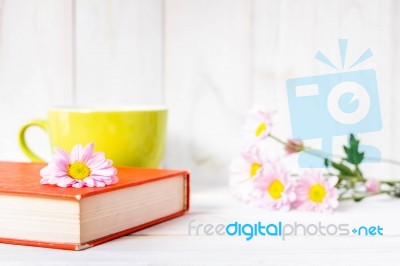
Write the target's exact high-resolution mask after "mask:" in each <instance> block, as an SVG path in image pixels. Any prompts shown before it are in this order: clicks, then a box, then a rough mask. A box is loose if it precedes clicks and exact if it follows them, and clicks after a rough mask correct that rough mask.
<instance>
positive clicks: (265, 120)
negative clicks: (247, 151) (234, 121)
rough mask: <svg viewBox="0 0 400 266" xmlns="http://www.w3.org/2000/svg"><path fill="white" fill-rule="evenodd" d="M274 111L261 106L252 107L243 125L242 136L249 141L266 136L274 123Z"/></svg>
mask: <svg viewBox="0 0 400 266" xmlns="http://www.w3.org/2000/svg"><path fill="white" fill-rule="evenodd" d="M275 115H276V113H275V112H271V111H267V110H265V109H263V108H261V107H255V108H253V109H252V110H251V111H250V112H249V114H248V117H247V120H246V124H245V126H244V137H245V139H246V140H248V141H249V142H255V141H259V140H262V139H265V138H267V137H268V134H269V133H270V132H271V129H272V127H273V125H274V119H275Z"/></svg>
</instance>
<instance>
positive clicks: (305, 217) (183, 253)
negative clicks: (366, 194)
mask: <svg viewBox="0 0 400 266" xmlns="http://www.w3.org/2000/svg"><path fill="white" fill-rule="evenodd" d="M382 204H385V206H386V207H387V209H384V208H382ZM399 213H400V203H399V201H397V200H390V199H388V198H386V197H382V198H378V199H371V200H370V199H368V200H366V201H364V202H361V203H358V204H356V203H351V202H348V203H345V204H343V205H341V206H340V207H339V209H338V210H337V211H336V213H335V214H333V215H330V214H319V213H305V212H298V211H291V212H279V211H278V212H268V211H265V210H262V209H257V208H254V207H250V206H247V205H244V204H242V203H239V202H236V201H235V200H234V199H232V198H231V197H230V195H229V194H228V193H227V191H226V190H203V191H200V190H199V191H195V192H194V193H193V195H192V207H191V210H190V212H189V213H188V214H186V215H185V216H183V217H180V218H177V219H174V220H171V221H168V222H165V223H163V224H159V225H156V226H153V227H151V228H148V229H145V230H142V231H140V232H137V233H135V234H132V235H129V236H126V237H122V238H120V239H116V240H113V241H111V242H108V243H105V244H102V245H100V246H97V247H94V248H90V249H87V250H84V251H79V252H75V251H63V250H53V249H43V248H34V247H25V246H13V245H5V244H0V261H1V265H52V266H53V265H307V266H308V265H335V266H337V265H346V266H347V265H387V264H395V265H396V263H397V261H399V259H400V253H399V249H400V230H399V227H398V222H397V221H398V220H399V219H400V216H399ZM193 219H194V220H195V221H194V222H192V224H193V225H198V224H200V223H204V224H206V223H210V224H214V225H216V224H225V225H226V224H229V223H232V222H235V221H238V222H241V223H254V222H258V221H260V222H262V223H263V224H267V223H272V222H278V221H281V222H282V223H294V222H295V221H297V222H299V223H300V222H302V223H304V224H307V225H309V224H312V223H318V221H321V222H323V223H325V224H332V223H348V224H350V225H357V226H361V225H365V226H372V225H375V226H376V225H380V226H381V227H383V233H384V236H375V237H372V236H370V237H358V236H353V235H350V236H336V237H328V236H298V237H289V238H287V239H286V240H285V241H282V240H281V239H280V238H278V237H268V236H267V237H254V238H253V239H252V240H250V241H246V240H245V239H244V238H243V237H234V236H232V237H230V236H206V235H204V233H203V234H201V235H199V236H196V235H195V233H194V232H195V231H193V235H191V236H190V235H188V223H189V222H190V221H192V220H193ZM351 234H352V233H351Z"/></svg>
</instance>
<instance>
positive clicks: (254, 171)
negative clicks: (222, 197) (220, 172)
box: [229, 145, 267, 202]
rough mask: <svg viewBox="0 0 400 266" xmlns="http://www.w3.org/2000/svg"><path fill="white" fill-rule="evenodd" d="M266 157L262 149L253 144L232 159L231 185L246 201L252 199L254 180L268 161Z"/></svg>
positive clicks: (235, 193)
mask: <svg viewBox="0 0 400 266" xmlns="http://www.w3.org/2000/svg"><path fill="white" fill-rule="evenodd" d="M266 157H267V156H266V154H265V153H263V151H262V149H260V148H259V147H258V146H256V145H252V146H250V147H248V148H247V149H246V150H245V151H243V152H242V154H241V155H240V156H239V157H237V158H235V159H234V160H233V161H232V163H231V166H230V181H229V185H230V187H231V190H232V193H233V195H234V196H235V197H237V198H239V199H241V200H243V201H246V202H247V201H249V200H250V199H251V197H252V194H253V192H254V184H253V180H254V179H255V177H256V176H257V175H258V174H259V173H260V171H261V169H262V168H263V166H264V164H265V162H266V161H267V159H266Z"/></svg>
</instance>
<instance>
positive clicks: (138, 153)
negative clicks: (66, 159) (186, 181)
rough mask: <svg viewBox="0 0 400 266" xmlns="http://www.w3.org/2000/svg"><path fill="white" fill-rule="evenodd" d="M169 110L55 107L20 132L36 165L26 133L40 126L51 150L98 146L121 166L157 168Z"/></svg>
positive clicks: (23, 149) (25, 146)
mask: <svg viewBox="0 0 400 266" xmlns="http://www.w3.org/2000/svg"><path fill="white" fill-rule="evenodd" d="M166 124H167V109H166V108H165V107H155V106H143V107H139V106H136V107H135V106H134V107H127V108H117V109H107V110H102V109H91V108H77V107H73V108H68V107H66V108H64V107H60V108H52V109H50V110H49V111H48V118H47V120H33V121H30V122H28V123H27V124H25V125H24V126H23V127H22V128H21V129H20V132H19V144H20V146H21V149H22V151H23V152H24V153H25V154H26V156H28V158H30V159H31V160H32V161H33V162H42V161H43V160H42V159H41V158H39V157H38V156H37V155H36V154H35V153H33V152H32V151H31V150H30V148H29V146H28V145H27V143H26V140H25V133H26V130H27V129H28V128H29V127H31V126H37V127H40V128H42V129H43V130H45V131H46V132H47V133H48V134H49V137H50V144H51V146H52V147H61V148H63V149H66V150H68V151H71V149H72V147H73V146H74V145H76V144H82V145H87V144H88V143H90V142H91V141H93V142H94V144H95V151H102V152H104V153H105V155H106V157H107V158H108V159H111V160H113V162H114V164H115V165H118V166H138V167H158V166H159V164H160V162H161V160H162V157H163V153H164V147H165V135H166Z"/></svg>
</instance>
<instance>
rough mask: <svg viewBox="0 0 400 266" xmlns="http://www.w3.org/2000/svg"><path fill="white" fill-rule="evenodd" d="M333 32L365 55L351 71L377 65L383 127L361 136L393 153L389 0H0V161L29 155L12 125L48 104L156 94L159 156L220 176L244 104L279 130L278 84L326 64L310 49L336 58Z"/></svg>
mask: <svg viewBox="0 0 400 266" xmlns="http://www.w3.org/2000/svg"><path fill="white" fill-rule="evenodd" d="M339 38H348V39H349V46H348V49H349V50H348V58H349V59H348V60H350V61H352V60H354V59H355V58H356V57H357V56H359V55H360V54H361V53H362V52H363V51H364V50H366V49H367V48H371V50H372V51H373V53H374V56H373V57H372V58H370V59H369V60H367V61H366V62H364V63H363V64H362V65H361V66H360V67H359V69H367V68H375V69H376V72H377V76H378V86H379V90H380V102H381V111H382V117H383V130H382V131H380V132H375V133H370V134H365V135H363V141H365V142H368V144H373V145H376V146H378V147H379V148H380V149H381V151H382V154H383V156H385V157H392V158H396V156H397V154H398V152H397V150H398V149H399V148H400V141H399V140H398V138H397V136H398V135H399V133H400V126H399V118H398V113H399V112H400V110H399V107H398V102H399V101H400V92H399V87H400V78H399V76H400V75H398V73H399V71H400V65H399V64H400V63H399V62H400V52H399V47H400V45H399V44H400V3H399V2H398V1H395V0H387V1H379V0H368V1H365V0H364V1H362V0H358V1H344V0H342V1H338V0H335V1H317V0H302V1H288V0H286V1H272V0H248V1H245V0H213V1H212V0H164V1H162V0H150V1H145V0H133V1H128V0H125V1H124V0H109V1H105V0H98V1H95V0H75V1H72V0H57V1H50V0H34V1H28V0H26V1H23V0H17V1H15V0H12V1H11V0H4V1H1V2H0V159H2V160H26V159H25V157H24V156H23V154H22V153H21V152H20V151H19V148H18V144H17V141H16V135H17V132H18V128H19V126H20V125H21V124H22V123H23V122H24V121H26V120H28V119H29V118H34V117H45V110H46V109H47V108H48V106H50V105H53V104H71V103H77V104H87V103H102V104H105V103H110V104H115V103H117V104H135V103H150V104H159V103H163V104H164V103H165V104H167V105H168V106H169V108H170V117H169V135H168V149H167V154H166V158H165V163H164V165H165V166H167V167H174V168H189V169H191V170H192V176H193V180H194V183H197V184H199V183H203V184H217V183H219V184H221V183H224V182H226V179H227V176H228V170H227V168H228V165H229V162H230V160H231V158H232V157H233V156H234V155H235V154H236V153H237V152H238V150H239V147H240V145H239V130H240V126H241V124H242V122H243V117H244V114H245V113H246V111H247V110H248V109H249V108H250V107H251V106H253V105H254V104H256V103H258V104H263V105H266V106H270V107H271V108H276V109H278V110H279V112H280V118H281V120H280V121H281V122H280V125H279V127H278V128H277V131H278V132H279V133H280V134H282V135H284V136H289V134H290V131H289V130H290V123H289V115H288V106H287V99H286V92H285V81H286V80H287V79H288V78H293V77H302V76H310V75H317V74H325V73H333V72H332V70H331V69H329V68H328V67H326V66H324V65H322V64H321V63H319V62H318V61H316V60H315V59H314V56H315V53H316V52H317V50H321V51H323V52H324V53H325V54H326V55H327V56H329V58H330V59H332V60H333V61H335V62H339V60H340V59H339V53H338V47H337V39H339ZM31 133H32V135H31V139H32V142H33V146H35V147H34V148H35V149H36V150H40V149H41V148H42V147H46V138H45V137H44V136H43V135H42V134H41V132H36V131H35V130H32V132H31ZM343 141H344V139H343V138H337V139H336V143H337V144H339V143H342V142H343ZM46 149H48V148H47V147H46ZM41 152H42V154H48V153H49V152H48V151H47V150H46V151H45V150H42V151H41ZM336 152H340V148H339V146H338V148H337V149H336ZM47 156H48V155H47ZM367 169H368V173H369V175H371V176H374V175H378V174H379V175H382V174H385V175H387V176H389V177H395V175H396V173H397V172H398V169H396V168H392V167H388V166H385V165H378V166H377V165H370V166H368V168H367Z"/></svg>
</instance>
